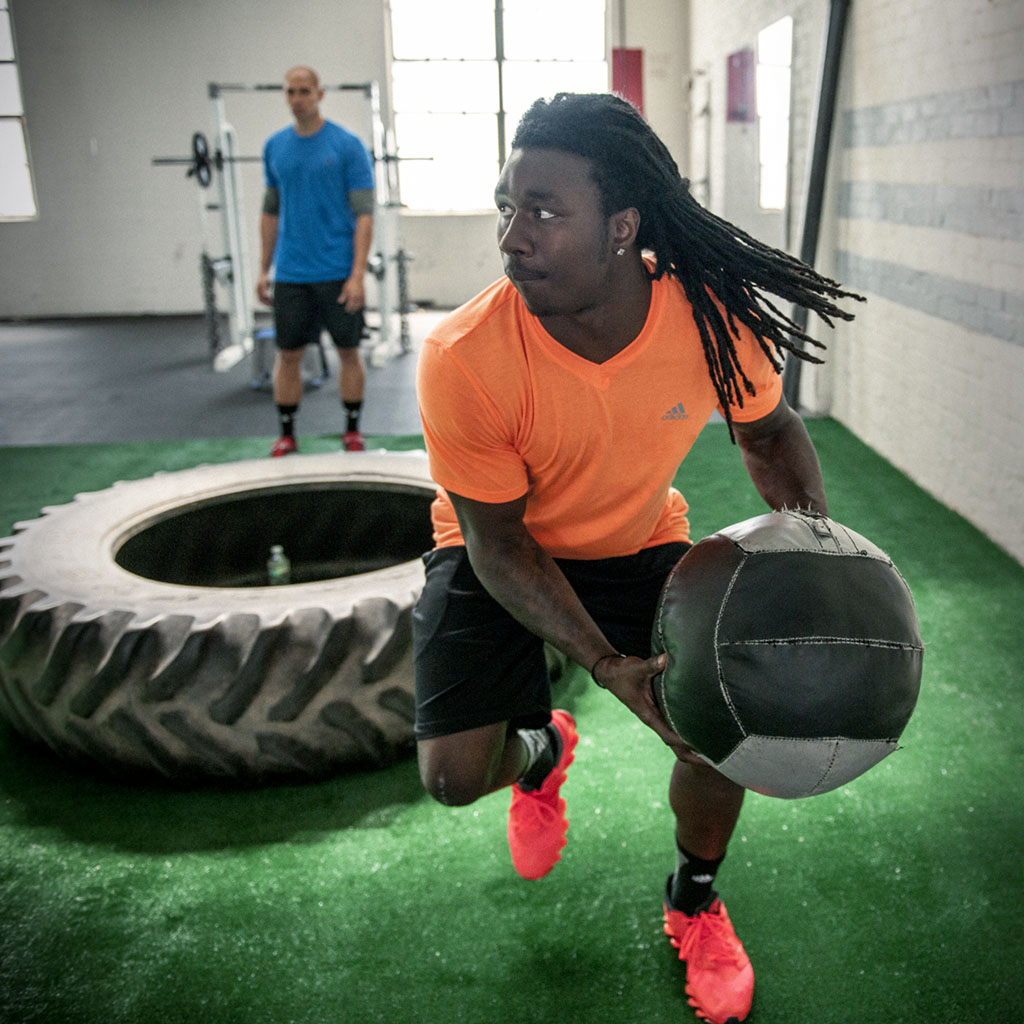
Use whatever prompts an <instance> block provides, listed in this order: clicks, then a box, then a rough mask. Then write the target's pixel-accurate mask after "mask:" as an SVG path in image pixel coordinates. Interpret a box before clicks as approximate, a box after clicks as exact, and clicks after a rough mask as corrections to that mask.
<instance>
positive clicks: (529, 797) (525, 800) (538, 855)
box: [508, 711, 579, 879]
mask: <svg viewBox="0 0 1024 1024" xmlns="http://www.w3.org/2000/svg"><path fill="white" fill-rule="evenodd" d="M551 721H552V722H553V723H554V725H555V728H556V729H557V730H558V733H559V735H560V736H561V738H562V754H561V757H559V759H558V763H557V764H556V765H555V767H554V768H552V769H551V774H550V775H548V777H547V778H546V779H545V780H544V784H543V785H542V786H541V787H540V789H536V790H533V791H532V792H527V791H526V790H524V789H522V788H520V786H519V785H518V783H517V784H515V785H513V786H512V806H511V807H510V808H509V811H508V848H509V851H510V852H511V854H512V864H513V866H514V867H515V869H516V871H517V872H518V873H519V875H520V876H521V877H523V878H530V879H534V878H543V877H544V875H546V874H547V873H548V872H549V871H550V870H551V869H552V868H553V867H554V866H555V865H556V864H557V863H558V861H559V860H560V859H561V856H562V848H563V847H564V846H565V844H566V842H567V840H566V838H565V833H566V832H568V831H569V820H568V818H566V816H565V800H564V799H563V798H562V797H561V796H559V792H558V791H559V790H560V789H561V788H562V783H563V782H565V776H566V769H568V767H569V765H571V764H572V762H573V758H574V757H575V754H573V751H574V750H575V749H576V743H577V741H578V740H579V735H578V734H577V732H576V723H575V722H574V721H573V718H572V715H570V714H569V712H568V711H552V712H551Z"/></svg>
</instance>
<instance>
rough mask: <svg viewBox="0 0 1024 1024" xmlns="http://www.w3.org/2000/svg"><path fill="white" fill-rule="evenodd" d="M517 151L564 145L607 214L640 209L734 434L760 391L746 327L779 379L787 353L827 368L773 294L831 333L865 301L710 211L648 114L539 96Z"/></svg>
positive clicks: (642, 234)
mask: <svg viewBox="0 0 1024 1024" xmlns="http://www.w3.org/2000/svg"><path fill="white" fill-rule="evenodd" d="M512 148H513V149H558V150H562V151H565V152H569V153H574V154H575V155H577V156H581V157H584V158H585V159H587V160H589V161H590V165H591V168H592V171H593V176H594V178H595V180H596V182H597V186H598V189H599V191H600V195H601V202H602V212H603V214H604V215H605V216H611V215H612V214H613V213H617V212H618V211H620V210H624V209H627V208H628V207H635V208H636V209H637V210H638V211H639V213H640V228H639V231H638V233H637V239H636V241H637V245H638V246H639V247H640V248H641V249H646V250H649V251H650V252H651V253H653V255H654V259H655V264H654V271H653V274H652V276H653V278H654V279H659V278H660V277H661V276H662V275H663V274H669V275H670V276H672V277H675V278H676V279H677V280H678V281H679V282H680V284H681V285H682V286H683V289H684V290H685V292H686V297H687V299H688V300H689V302H690V305H691V307H692V309H693V318H694V321H695V322H696V324H697V330H698V331H699V333H700V340H701V345H702V346H703V349H704V358H705V360H706V361H707V365H708V372H709V374H710V376H711V381H712V383H713V384H714V387H715V391H716V393H717V395H718V399H719V402H720V404H721V406H722V409H723V411H724V414H725V418H726V422H727V423H728V425H729V434H730V436H731V437H732V436H733V429H732V415H731V406H732V405H737V406H739V407H741V408H742V406H743V395H744V392H745V393H746V394H748V395H753V394H754V393H755V389H754V385H753V384H752V383H751V382H750V380H749V379H748V377H747V375H746V373H744V371H743V367H742V366H741V365H740V362H739V357H738V356H737V353H736V347H735V344H734V339H735V338H737V337H739V329H738V327H737V323H739V324H742V325H743V326H745V327H747V328H749V329H750V330H751V331H752V332H753V334H754V336H755V337H756V338H757V340H758V343H759V344H760V346H761V350H762V351H763V352H764V354H765V356H766V357H767V358H768V359H769V361H770V362H771V364H772V365H773V366H774V367H775V370H776V372H777V373H781V372H782V361H781V359H780V354H779V350H780V349H782V350H785V351H786V352H789V353H792V354H793V355H794V356H796V357H797V358H799V359H805V360H807V361H808V362H812V363H821V362H822V360H821V359H819V358H818V357H817V356H814V355H812V354H811V353H809V352H807V351H805V349H804V347H803V345H804V343H807V344H810V345H812V346H814V347H815V348H819V349H823V348H824V347H825V346H824V345H823V344H822V343H821V342H819V341H817V340H816V339H814V338H812V337H810V336H809V335H808V334H807V333H806V332H805V330H804V328H803V327H802V326H801V325H800V324H798V323H797V322H796V321H795V320H794V319H793V318H792V317H791V316H787V315H786V314H785V313H783V312H781V311H780V310H779V309H778V308H777V306H775V305H774V304H773V303H772V302H771V301H770V300H768V299H767V298H766V297H765V294H764V293H766V292H767V293H770V294H772V295H774V296H776V297H777V298H779V299H783V300H785V301H787V302H791V303H793V304H794V305H797V306H802V307H804V308H805V309H807V310H809V311H811V312H813V313H815V314H816V315H817V316H818V317H819V318H820V319H821V320H823V321H824V322H825V323H826V324H828V326H829V327H831V326H833V323H832V318H833V317H835V318H839V319H842V320H852V319H853V314H852V313H848V312H846V311H845V310H842V309H840V308H839V307H838V306H837V305H836V304H835V302H834V301H833V300H835V299H840V298H850V299H856V300H858V301H861V302H863V301H864V300H863V297H862V296H860V295H857V294H856V293H854V292H849V291H844V290H843V289H842V287H841V286H840V285H839V284H838V283H837V282H835V281H832V280H830V279H829V278H827V277H822V276H821V275H820V274H818V273H817V272H816V271H815V270H813V269H812V268H811V267H809V266H807V264H805V263H803V262H801V261H800V260H798V259H796V258H795V257H793V256H790V255H789V254H788V253H785V252H782V251H781V250H779V249H773V248H771V247H770V246H768V245H765V244H764V243H762V242H759V241H757V239H755V238H752V237H751V236H750V235H748V234H747V233H746V232H745V231H742V230H741V229H739V228H737V227H735V226H734V225H732V224H730V223H729V222H728V221H725V220H723V219H722V218H720V217H717V216H715V214H713V213H711V212H710V211H709V210H707V209H705V208H704V207H703V206H701V205H700V204H699V203H698V202H697V201H696V200H695V199H694V198H693V196H692V195H691V194H690V182H689V181H688V180H687V179H686V178H683V177H682V176H681V175H680V173H679V168H678V166H677V165H676V162H675V161H674V160H673V159H672V156H671V155H670V153H669V151H668V149H667V148H666V147H665V144H664V143H663V142H662V141H661V139H659V138H658V136H657V135H655V133H654V131H653V130H652V129H651V127H650V126H649V125H648V124H647V122H646V121H645V120H644V119H643V117H642V116H641V114H640V113H639V111H638V110H637V109H636V108H635V107H634V106H632V105H631V104H630V103H627V102H626V101H625V100H623V99H620V98H619V97H618V96H614V95H611V94H609V93H564V92H563V93H558V94H557V95H556V96H555V97H554V98H553V99H551V100H550V101H549V100H544V99H539V100H537V101H536V102H535V103H534V104H533V105H532V106H531V107H530V109H529V110H527V112H526V113H525V114H524V115H523V118H522V120H521V121H520V122H519V126H518V128H517V129H516V133H515V136H514V137H513V139H512ZM723 312H724V315H723ZM734 440H735V438H734Z"/></svg>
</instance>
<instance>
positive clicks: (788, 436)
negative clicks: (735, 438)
mask: <svg viewBox="0 0 1024 1024" xmlns="http://www.w3.org/2000/svg"><path fill="white" fill-rule="evenodd" d="M740 448H741V451H742V453H743V462H744V464H745V465H746V467H747V472H748V473H749V474H750V478H751V480H753V482H754V486H755V487H757V490H758V493H759V494H760V495H761V497H763V498H764V500H765V501H766V502H767V503H768V505H769V506H770V507H771V508H773V509H781V508H805V509H810V510H812V511H814V512H822V513H826V514H827V513H828V501H827V499H826V497H825V481H824V479H823V478H822V475H821V465H820V464H819V462H818V455H817V452H816V451H815V450H814V444H813V443H812V441H811V438H810V435H809V434H808V433H807V428H806V427H805V426H804V422H803V420H802V419H801V418H800V417H799V416H798V415H797V414H796V413H795V412H792V410H789V415H788V417H786V418H785V420H784V422H782V424H781V425H780V428H779V429H778V430H777V431H776V432H774V433H771V434H768V435H766V436H764V437H760V438H757V439H756V440H746V441H744V440H742V439H741V440H740Z"/></svg>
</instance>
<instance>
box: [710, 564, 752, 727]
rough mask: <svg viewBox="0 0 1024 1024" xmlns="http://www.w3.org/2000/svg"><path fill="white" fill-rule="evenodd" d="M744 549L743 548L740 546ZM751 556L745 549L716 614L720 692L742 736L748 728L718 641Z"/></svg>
mask: <svg viewBox="0 0 1024 1024" xmlns="http://www.w3.org/2000/svg"><path fill="white" fill-rule="evenodd" d="M740 550H741V551H743V549H742V548H740ZM749 557H750V556H749V555H748V554H747V552H746V551H743V558H742V559H741V560H740V563H739V565H737V566H736V570H735V572H733V574H732V579H730V580H729V586H728V587H726V590H725V596H724V597H723V598H722V600H721V601H720V602H719V604H718V615H716V616H715V644H714V650H715V668H716V669H717V671H718V692H719V693H720V694H721V695H722V700H723V701H724V702H725V706H726V707H727V708H728V709H729V714H731V715H732V720H733V721H734V722H735V723H736V728H737V729H739V731H740V735H741V736H746V735H747V730H746V729H745V728H744V727H743V722H742V721H741V719H740V716H739V713H738V712H737V710H736V705H735V704H734V703H733V700H732V697H731V696H730V694H729V688H728V687H727V686H726V685H725V673H724V672H723V670H722V659H721V657H720V654H719V651H720V649H721V648H720V645H719V643H718V636H719V633H720V630H721V625H722V618H723V616H724V615H725V608H726V606H727V605H728V603H729V598H730V597H731V596H732V592H733V588H734V587H735V586H736V581H737V580H738V579H739V575H740V572H741V571H742V569H743V566H744V565H745V564H746V561H747V559H748V558H749Z"/></svg>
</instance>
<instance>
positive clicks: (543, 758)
mask: <svg viewBox="0 0 1024 1024" xmlns="http://www.w3.org/2000/svg"><path fill="white" fill-rule="evenodd" d="M519 738H520V739H521V740H522V741H523V743H525V744H526V750H527V753H528V754H529V757H530V760H529V762H528V764H527V766H526V770H525V771H524V772H523V774H522V775H520V776H519V780H518V781H519V788H520V789H522V790H525V791H526V792H527V793H532V792H533V791H534V790H537V789H540V787H541V786H542V785H544V780H545V779H546V778H547V777H548V776H549V775H550V774H551V770H552V768H554V767H555V765H556V764H558V759H559V758H560V757H561V756H562V737H561V734H560V733H559V731H558V729H556V728H555V724H554V723H553V722H548V724H547V725H545V726H544V728H542V729H520V730H519Z"/></svg>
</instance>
